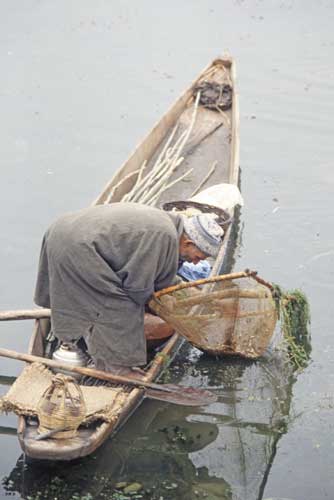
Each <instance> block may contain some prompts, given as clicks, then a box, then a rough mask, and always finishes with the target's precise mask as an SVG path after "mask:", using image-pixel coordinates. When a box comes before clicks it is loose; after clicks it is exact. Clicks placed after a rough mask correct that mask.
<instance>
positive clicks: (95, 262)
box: [35, 203, 183, 368]
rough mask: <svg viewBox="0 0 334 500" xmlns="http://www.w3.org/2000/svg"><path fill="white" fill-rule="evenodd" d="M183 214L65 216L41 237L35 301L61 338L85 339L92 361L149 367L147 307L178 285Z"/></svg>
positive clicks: (117, 206)
mask: <svg viewBox="0 0 334 500" xmlns="http://www.w3.org/2000/svg"><path fill="white" fill-rule="evenodd" d="M182 232H183V223H182V219H181V217H180V216H178V215H176V214H170V213H167V212H164V211H162V210H158V209H155V208H151V207H147V206H145V205H140V204H137V203H113V204H110V205H98V206H95V207H91V208H87V209H84V210H80V211H78V212H74V213H70V214H66V215H64V216H63V217H61V218H60V219H58V220H57V221H56V222H55V223H54V224H53V225H51V227H50V228H49V229H48V231H47V232H46V233H45V235H44V239H43V243H42V249H41V255H40V262H39V269H38V277H37V284H36V291H35V302H36V304H38V305H40V306H42V307H51V311H52V313H51V321H52V327H53V330H54V333H55V335H56V337H57V338H59V339H61V340H65V341H66V340H71V339H77V338H79V337H81V336H83V337H84V338H85V339H86V342H87V344H88V350H89V352H90V354H91V355H92V357H93V359H94V361H96V362H98V361H102V362H103V363H104V364H105V366H106V368H108V364H111V363H112V364H119V365H123V366H134V365H143V364H144V363H146V340H145V336H144V305H145V303H146V302H147V301H148V299H149V297H150V296H151V295H152V293H153V292H154V291H155V290H160V289H162V288H164V287H166V286H169V285H171V284H173V283H174V282H175V281H176V272H177V268H178V257H179V240H180V237H181V234H182Z"/></svg>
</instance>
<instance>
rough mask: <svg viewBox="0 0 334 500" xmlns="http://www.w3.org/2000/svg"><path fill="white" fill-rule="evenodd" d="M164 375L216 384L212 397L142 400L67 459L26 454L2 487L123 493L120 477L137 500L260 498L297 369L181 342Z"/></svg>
mask: <svg viewBox="0 0 334 500" xmlns="http://www.w3.org/2000/svg"><path fill="white" fill-rule="evenodd" d="M170 373H171V376H172V378H173V379H174V380H175V381H179V382H181V383H183V384H185V385H188V384H193V385H195V386H201V387H209V388H211V390H213V391H216V393H217V394H218V395H219V400H218V402H216V403H214V404H212V405H211V406H208V407H205V408H198V409H197V408H189V407H180V406H175V405H169V406H166V405H164V404H161V403H158V402H156V401H154V402H153V401H147V402H146V403H145V404H143V405H142V407H141V408H139V410H138V411H137V412H136V414H135V415H134V416H133V417H132V418H131V419H130V420H129V422H128V423H127V424H126V425H125V427H124V428H123V429H122V430H121V431H120V432H119V434H118V435H117V436H115V437H114V439H112V440H109V441H107V442H106V443H105V445H104V446H103V447H102V448H100V450H99V451H98V452H97V453H96V454H95V455H93V456H90V457H87V458H84V459H81V460H76V461H75V462H71V463H70V465H69V464H66V463H65V464H64V463H52V464H51V463H49V464H47V463H46V462H43V463H40V462H31V463H26V462H25V460H24V457H23V456H22V457H21V458H20V459H19V460H18V462H17V465H16V467H15V468H14V469H13V471H12V472H11V474H10V475H9V477H8V478H5V479H4V480H3V485H2V486H3V488H4V489H5V491H6V492H7V494H9V493H10V492H12V493H13V492H18V493H19V494H20V495H21V497H23V498H27V497H28V496H29V497H32V498H39V499H42V498H61V499H62V500H66V499H75V498H86V499H89V498H94V499H104V498H109V499H119V498H126V496H124V495H123V497H122V496H121V495H118V494H117V493H116V492H115V486H116V484H117V483H120V482H126V483H127V484H129V483H134V482H138V483H140V484H141V485H142V487H143V489H142V491H141V492H140V493H138V496H137V498H144V499H146V498H147V499H152V500H153V499H159V498H164V500H167V499H182V500H193V499H194V498H206V499H208V500H239V499H242V500H257V499H261V498H263V492H264V489H265V485H266V481H267V478H268V475H269V473H270V469H271V466H272V463H273V461H274V458H275V453H276V447H277V443H278V441H279V439H280V437H281V436H282V435H283V434H285V433H286V432H287V431H288V429H289V422H290V420H291V418H292V417H291V415H290V405H291V398H292V386H293V383H294V381H295V380H296V373H295V372H294V370H293V367H292V366H291V365H290V364H288V362H287V357H286V355H285V354H284V353H274V354H272V355H270V356H268V358H267V359H266V358H263V359H261V360H258V361H256V362H254V361H253V362H248V361H245V360H240V359H224V360H223V359H222V360H215V359H213V358H209V357H207V356H204V355H202V354H201V353H199V352H198V351H197V350H195V349H192V348H189V346H186V347H185V348H184V350H183V352H182V353H181V355H180V357H179V359H178V361H176V363H175V365H174V366H173V369H172V372H170ZM117 495H118V496H117ZM140 495H142V496H140ZM132 498H134V496H133V497H132Z"/></svg>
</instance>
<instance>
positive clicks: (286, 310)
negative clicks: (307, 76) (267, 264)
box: [273, 285, 311, 368]
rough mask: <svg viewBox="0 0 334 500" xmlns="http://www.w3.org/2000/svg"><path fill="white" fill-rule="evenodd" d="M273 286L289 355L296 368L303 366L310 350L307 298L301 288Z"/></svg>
mask: <svg viewBox="0 0 334 500" xmlns="http://www.w3.org/2000/svg"><path fill="white" fill-rule="evenodd" d="M273 287H274V291H273V297H274V299H275V303H276V307H277V312H278V318H279V319H280V322H281V328H282V332H283V337H284V341H285V343H286V345H287V349H288V353H289V357H290V359H291V361H292V362H293V364H294V365H295V366H296V368H303V367H305V366H306V365H307V362H308V359H309V354H310V350H311V348H310V344H309V331H308V326H309V324H310V318H311V316H310V307H309V303H308V300H307V298H306V295H305V294H304V293H303V292H302V291H301V290H297V289H296V290H288V291H283V290H282V289H281V288H280V287H279V286H278V285H273Z"/></svg>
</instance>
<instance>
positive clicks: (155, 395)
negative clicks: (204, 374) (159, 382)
mask: <svg viewBox="0 0 334 500" xmlns="http://www.w3.org/2000/svg"><path fill="white" fill-rule="evenodd" d="M163 387H164V391H161V390H159V389H151V388H149V389H145V395H146V397H148V398H151V399H158V400H159V401H165V402H166V403H173V404H176V405H183V406H206V405H209V404H211V403H215V402H216V401H217V396H216V394H213V392H210V391H207V390H205V389H198V388H196V387H182V386H181V385H172V384H163ZM166 389H167V391H166Z"/></svg>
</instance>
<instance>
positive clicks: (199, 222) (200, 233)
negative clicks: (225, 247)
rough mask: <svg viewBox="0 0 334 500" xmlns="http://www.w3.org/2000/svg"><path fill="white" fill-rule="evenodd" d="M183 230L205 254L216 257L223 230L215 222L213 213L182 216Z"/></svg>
mask: <svg viewBox="0 0 334 500" xmlns="http://www.w3.org/2000/svg"><path fill="white" fill-rule="evenodd" d="M182 219H183V224H184V231H185V233H187V235H188V236H189V238H190V239H191V240H192V241H193V242H194V244H195V245H196V246H197V247H198V248H199V249H200V250H201V251H202V252H203V253H205V254H207V255H209V256H211V257H216V256H217V254H218V252H219V248H220V246H221V243H222V237H223V236H224V230H223V228H222V227H220V225H219V224H218V223H217V222H216V216H215V215H214V214H199V215H193V216H192V217H186V216H182Z"/></svg>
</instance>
